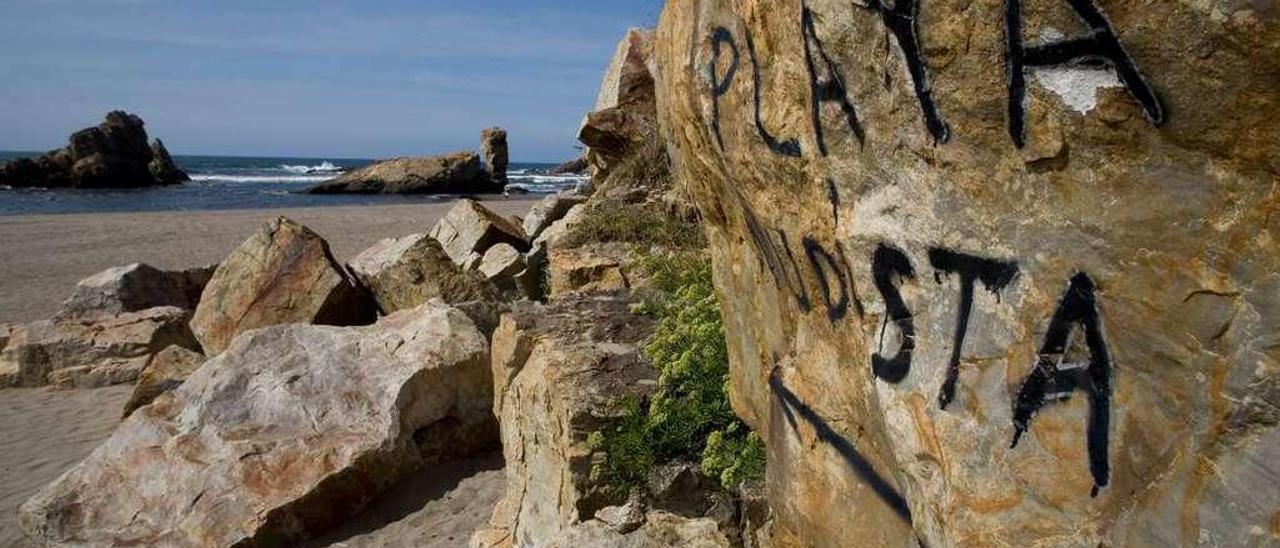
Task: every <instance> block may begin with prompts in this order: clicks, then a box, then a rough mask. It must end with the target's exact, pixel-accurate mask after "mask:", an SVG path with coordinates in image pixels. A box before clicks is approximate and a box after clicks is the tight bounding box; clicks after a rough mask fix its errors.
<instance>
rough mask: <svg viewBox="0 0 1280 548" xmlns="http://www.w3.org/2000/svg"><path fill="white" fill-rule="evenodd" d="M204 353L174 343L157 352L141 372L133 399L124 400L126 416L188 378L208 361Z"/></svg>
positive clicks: (131, 397)
mask: <svg viewBox="0 0 1280 548" xmlns="http://www.w3.org/2000/svg"><path fill="white" fill-rule="evenodd" d="M204 361H205V357H204V354H201V353H199V352H195V351H192V350H189V349H186V348H183V347H181V346H170V347H169V348H166V349H164V350H161V351H160V352H158V353H156V354H155V355H153V356H151V360H150V361H149V362H148V363H147V366H146V368H144V369H143V370H142V374H141V375H139V376H138V385H137V386H135V387H134V389H133V394H130V395H129V401H127V402H125V404H124V416H125V417H128V416H129V415H132V414H133V412H134V411H136V410H137V409H138V408H139V407H142V406H144V405H147V404H149V403H151V402H153V401H155V399H156V398H158V397H160V395H161V394H164V393H166V392H169V391H171V390H173V389H175V388H177V387H179V386H182V381H185V380H187V377H190V376H191V374H192V373H195V372H196V370H197V369H199V368H200V366H201V365H203V364H204Z"/></svg>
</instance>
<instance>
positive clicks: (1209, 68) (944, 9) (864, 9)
mask: <svg viewBox="0 0 1280 548" xmlns="http://www.w3.org/2000/svg"><path fill="white" fill-rule="evenodd" d="M1277 18H1280V10H1273V9H1270V8H1265V7H1261V6H1259V5H1257V4H1256V3H1248V2H1246V3H1228V2H1208V3H1196V4H1193V3H1183V2H1164V3H1150V2H1142V1H1139V0H978V1H974V0H897V1H894V2H889V1H878V0H871V1H869V2H868V1H864V2H856V3H850V2H837V1H831V0H804V1H799V0H796V1H773V2H765V1H758V0H757V1H753V0H739V1H735V2H728V1H723V0H685V1H676V2H670V3H669V5H668V6H667V9H666V11H665V13H664V15H663V18H662V23H661V25H660V28H659V33H658V40H657V45H656V51H657V56H658V64H659V67H660V69H661V70H660V72H661V78H660V81H659V86H658V87H659V111H660V117H661V119H662V123H663V126H664V132H665V133H666V135H667V136H668V138H669V139H670V140H671V142H672V151H673V152H674V153H675V156H676V158H675V159H676V162H675V163H676V165H677V167H678V168H679V169H680V171H681V176H682V179H683V180H684V181H685V182H686V183H687V184H688V187H689V191H690V193H691V194H692V195H693V196H694V197H695V200H696V201H697V202H698V205H699V208H700V210H701V211H702V213H703V216H704V218H705V219H706V224H707V226H708V233H709V237H710V239H711V241H712V255H713V260H714V262H715V271H716V284H717V288H718V290H719V291H720V293H721V296H722V306H723V308H724V315H725V322H726V324H725V325H726V335H727V339H728V342H729V348H730V356H731V362H732V363H731V365H732V367H731V375H730V379H729V382H730V387H731V392H732V395H733V401H734V406H735V410H736V411H737V412H738V413H739V414H740V415H742V416H743V417H744V418H745V419H746V420H747V421H748V422H750V423H751V424H752V426H753V427H755V428H757V429H758V430H759V431H760V432H761V433H762V435H763V436H764V438H765V439H766V445H767V448H768V454H769V462H770V469H769V479H768V492H769V498H770V504H771V506H772V508H773V510H774V512H775V516H776V518H777V520H776V521H775V529H776V530H775V531H773V533H774V534H775V539H776V540H779V542H780V543H781V545H784V546H790V545H796V546H806V545H815V544H816V545H831V546H842V545H848V542H849V539H852V538H857V539H859V540H858V542H859V543H860V544H862V545H870V546H874V545H890V546H892V545H902V544H904V543H910V542H919V543H922V544H924V545H929V546H935V545H936V546H954V545H961V546H989V545H996V546H1000V545H1010V546H1013V545H1018V546H1021V545H1036V544H1050V545H1085V546H1097V545H1099V544H1107V545H1115V546H1121V545H1143V544H1148V545H1149V544H1156V545H1170V544H1172V545H1194V544H1204V543H1209V544H1217V545H1224V546H1225V545H1232V544H1246V545H1248V544H1251V543H1252V544H1259V542H1261V543H1262V544H1265V543H1266V542H1270V541H1269V540H1267V539H1271V538H1273V537H1272V536H1269V535H1274V538H1280V531H1277V529H1280V526H1278V525H1275V523H1280V522H1275V521H1274V520H1273V514H1274V508H1277V507H1280V488H1277V489H1273V490H1272V491H1274V492H1275V494H1270V492H1269V493H1268V494H1266V495H1263V496H1261V497H1258V496H1257V490H1256V489H1253V488H1249V487H1247V486H1248V485H1250V484H1254V483H1257V482H1258V481H1260V478H1264V477H1275V475H1276V474H1277V473H1278V472H1280V470H1278V469H1277V468H1280V465H1278V464H1270V462H1272V460H1274V459H1280V434H1277V433H1276V429H1275V427H1274V425H1275V424H1280V421H1277V420H1272V419H1271V418H1269V417H1273V416H1277V413H1276V411H1275V408H1274V404H1273V403H1267V402H1274V401H1277V398H1280V394H1278V393H1277V391H1278V390H1280V388H1277V385H1280V381H1278V380H1277V373H1276V372H1277V371H1280V356H1278V355H1277V354H1278V353H1280V351H1278V350H1277V349H1278V348H1280V345H1277V344H1274V343H1272V342H1270V341H1276V340H1280V299H1276V298H1274V297H1273V296H1274V295H1276V294H1280V274H1276V272H1280V251H1278V250H1277V244H1276V242H1277V240H1276V239H1275V235H1274V231H1275V229H1276V228H1277V227H1276V224H1277V219H1280V214H1278V213H1280V204H1278V203H1277V194H1278V193H1280V190H1277V189H1278V188H1280V182H1278V181H1280V156H1277V155H1278V154H1280V140H1277V139H1275V135H1276V133H1275V131H1276V130H1275V128H1276V127H1277V123H1280V120H1278V118H1280V113H1278V111H1276V110H1275V109H1274V108H1272V109H1270V110H1268V109H1267V108H1266V107H1264V105H1280V86H1276V85H1272V84H1271V83H1268V82H1269V81H1272V80H1275V79H1276V78H1277V75H1280V57H1277V56H1278V55H1280V42H1277V41H1278V40H1280V23H1278V22H1277ZM1276 81H1280V80H1276ZM1276 462H1280V460H1277V461H1276ZM1250 478H1252V479H1250ZM1278 487H1280V486H1278ZM1226 508H1230V509H1231V510H1230V511H1226V510H1224V509H1226ZM1205 539H1210V540H1205ZM1263 541H1266V542H1263Z"/></svg>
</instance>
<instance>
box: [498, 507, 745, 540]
mask: <svg viewBox="0 0 1280 548" xmlns="http://www.w3.org/2000/svg"><path fill="white" fill-rule="evenodd" d="M641 518H642V519H643V521H642V523H641V524H640V525H639V527H638V528H636V529H634V530H632V531H627V532H621V531H619V530H618V529H617V527H616V526H615V525H614V524H611V523H607V522H605V521H602V520H600V519H594V520H591V521H587V522H585V523H582V524H580V525H575V526H573V527H570V528H568V529H566V530H564V531H563V532H561V533H559V534H558V535H557V536H555V537H554V538H552V539H550V541H549V542H547V543H545V544H540V545H541V546H546V547H547V548H581V547H584V546H590V547H592V548H659V547H671V546H679V547H682V548H729V547H731V546H735V544H734V543H732V542H730V540H729V538H728V537H726V536H725V535H724V533H722V532H720V530H719V529H718V528H717V526H716V522H715V521H714V520H710V519H706V518H698V519H690V518H685V517H681V516H678V515H676V514H671V513H668V512H649V513H648V514H647V515H642V516H641ZM481 548H489V547H487V546H485V547H481Z"/></svg>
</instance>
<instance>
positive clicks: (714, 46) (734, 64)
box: [707, 27, 742, 151]
mask: <svg viewBox="0 0 1280 548" xmlns="http://www.w3.org/2000/svg"><path fill="white" fill-rule="evenodd" d="M723 44H728V46H729V51H731V52H733V57H732V58H731V59H730V60H729V68H728V69H726V70H725V72H724V79H723V80H721V79H720V77H719V75H718V73H717V69H718V68H719V66H720V53H721V52H720V46H721V45H723ZM741 57H742V55H741V54H740V53H738V44H736V43H734V41H733V33H730V32H729V29H726V28H724V27H716V29H715V30H713V31H712V32H711V65H710V66H708V67H707V72H708V73H709V76H710V78H711V131H712V132H713V133H715V136H716V144H718V145H720V150H722V151H723V150H724V138H723V137H721V136H720V97H721V96H723V95H724V94H726V93H728V92H729V85H730V84H732V83H733V77H734V76H737V74H738V62H739V61H740V60H741Z"/></svg>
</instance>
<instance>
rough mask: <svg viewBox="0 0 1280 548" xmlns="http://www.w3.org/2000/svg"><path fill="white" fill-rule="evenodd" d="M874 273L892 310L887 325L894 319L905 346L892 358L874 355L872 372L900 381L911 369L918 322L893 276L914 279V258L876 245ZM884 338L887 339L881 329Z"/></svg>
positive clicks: (885, 379) (885, 304)
mask: <svg viewBox="0 0 1280 548" xmlns="http://www.w3.org/2000/svg"><path fill="white" fill-rule="evenodd" d="M871 275H872V277H873V278H874V279H875V283H876V289H877V290H878V291H880V296H881V297H882V298H883V299H884V307H885V310H886V312H888V317H887V318H885V324H886V326H887V325H888V322H889V321H890V320H892V321H893V324H894V325H895V326H897V327H898V332H899V333H901V334H902V346H901V347H900V348H899V349H898V352H897V353H896V354H894V356H893V357H892V358H887V359H886V358H885V357H884V356H881V355H880V353H879V352H877V353H875V354H872V355H871V371H872V372H873V373H875V376H876V377H877V378H879V379H881V380H884V381H885V382H890V383H894V384H897V383H900V382H902V380H903V379H906V378H907V373H910V372H911V352H912V351H914V350H915V348H916V325H915V321H914V320H912V319H911V310H909V309H907V303H906V302H904V301H903V300H902V294H901V293H899V292H898V288H897V286H895V285H894V284H893V278H894V277H895V276H897V277H898V278H901V279H910V278H914V277H915V276H916V273H915V270H914V269H912V268H911V259H908V258H907V256H906V254H904V253H903V252H901V251H898V250H897V249H894V248H892V247H889V246H886V245H883V244H882V245H880V247H878V248H876V251H875V253H874V254H873V255H872V258H871ZM880 340H881V341H883V340H884V330H883V328H882V329H881V333H880Z"/></svg>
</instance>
